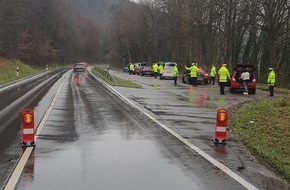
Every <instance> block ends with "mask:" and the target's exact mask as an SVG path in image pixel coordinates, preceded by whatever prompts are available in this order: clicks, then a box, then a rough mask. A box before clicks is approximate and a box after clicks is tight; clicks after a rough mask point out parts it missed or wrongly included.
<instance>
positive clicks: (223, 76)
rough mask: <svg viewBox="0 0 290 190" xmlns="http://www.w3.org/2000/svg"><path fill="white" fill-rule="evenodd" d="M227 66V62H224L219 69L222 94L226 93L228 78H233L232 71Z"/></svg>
mask: <svg viewBox="0 0 290 190" xmlns="http://www.w3.org/2000/svg"><path fill="white" fill-rule="evenodd" d="M226 66H227V64H223V65H222V67H221V68H220V69H219V71H218V74H219V85H220V94H225V87H226V85H227V82H228V80H229V79H230V78H231V77H230V72H229V70H228V69H227V67H226Z"/></svg>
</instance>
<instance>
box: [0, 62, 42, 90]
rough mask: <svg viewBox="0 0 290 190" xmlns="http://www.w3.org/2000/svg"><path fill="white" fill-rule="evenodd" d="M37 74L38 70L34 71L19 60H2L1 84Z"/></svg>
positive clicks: (0, 68) (0, 70) (0, 69)
mask: <svg viewBox="0 0 290 190" xmlns="http://www.w3.org/2000/svg"><path fill="white" fill-rule="evenodd" d="M17 67H18V68H19V72H18V74H19V76H17V71H16V69H17ZM37 72H38V71H37V70H36V69H33V68H31V67H30V66H28V65H25V64H23V63H22V62H20V61H18V60H9V59H4V58H0V84H4V83H7V82H11V81H14V80H17V79H20V78H23V77H26V76H29V75H33V74H35V73H37Z"/></svg>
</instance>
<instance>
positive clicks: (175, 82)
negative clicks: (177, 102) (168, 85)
mask: <svg viewBox="0 0 290 190" xmlns="http://www.w3.org/2000/svg"><path fill="white" fill-rule="evenodd" d="M173 80H174V86H176V85H177V77H173Z"/></svg>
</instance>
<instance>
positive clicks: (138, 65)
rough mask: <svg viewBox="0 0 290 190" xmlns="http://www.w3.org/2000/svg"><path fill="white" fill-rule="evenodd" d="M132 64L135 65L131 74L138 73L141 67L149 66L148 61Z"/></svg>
mask: <svg viewBox="0 0 290 190" xmlns="http://www.w3.org/2000/svg"><path fill="white" fill-rule="evenodd" d="M134 65H135V68H134V71H133V75H140V74H141V70H142V69H143V67H144V66H149V63H148V62H141V63H135V64H134Z"/></svg>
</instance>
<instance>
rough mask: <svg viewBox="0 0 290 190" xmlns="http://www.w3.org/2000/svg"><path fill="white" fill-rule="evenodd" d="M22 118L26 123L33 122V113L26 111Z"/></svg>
mask: <svg viewBox="0 0 290 190" xmlns="http://www.w3.org/2000/svg"><path fill="white" fill-rule="evenodd" d="M22 120H23V122H24V123H26V124H31V123H32V122H33V115H32V114H31V113H25V114H24V115H23V117H22Z"/></svg>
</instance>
